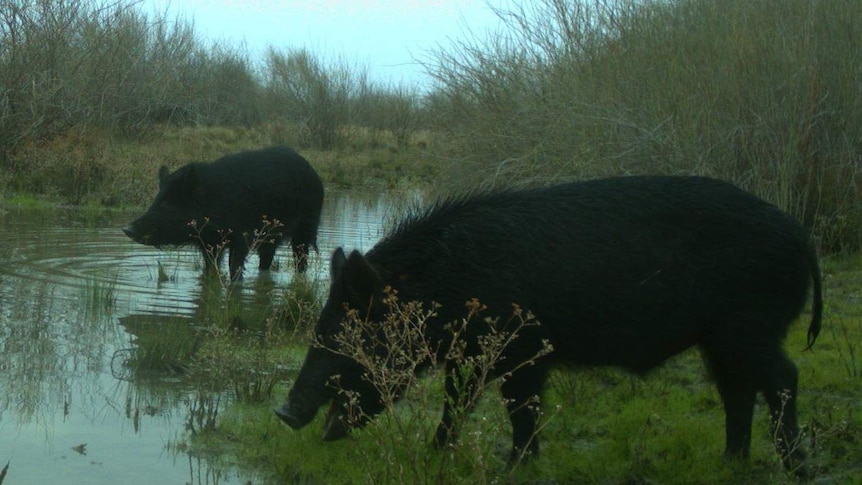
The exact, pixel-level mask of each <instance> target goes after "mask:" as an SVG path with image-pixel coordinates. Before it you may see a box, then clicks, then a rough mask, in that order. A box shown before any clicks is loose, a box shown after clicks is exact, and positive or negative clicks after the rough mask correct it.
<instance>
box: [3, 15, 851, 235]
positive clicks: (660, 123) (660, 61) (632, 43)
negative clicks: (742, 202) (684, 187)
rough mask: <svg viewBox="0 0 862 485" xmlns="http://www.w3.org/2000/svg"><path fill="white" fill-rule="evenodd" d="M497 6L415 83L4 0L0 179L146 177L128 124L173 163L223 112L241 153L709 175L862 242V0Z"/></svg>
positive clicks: (474, 175) (116, 18)
mask: <svg viewBox="0 0 862 485" xmlns="http://www.w3.org/2000/svg"><path fill="white" fill-rule="evenodd" d="M497 13H498V15H499V16H500V18H501V19H502V20H503V25H504V28H503V30H501V31H500V32H496V33H493V34H489V35H487V36H486V37H479V36H469V35H468V36H467V37H466V38H462V39H460V40H455V41H453V42H452V43H450V44H448V45H443V46H441V47H439V48H437V49H436V50H434V51H431V52H429V53H427V54H426V58H425V60H424V63H425V67H426V70H427V71H428V73H429V74H430V75H431V77H432V79H433V83H432V85H431V86H425V87H423V90H422V91H420V87H418V86H406V85H383V84H379V83H374V82H371V81H370V80H369V76H368V73H367V71H366V69H365V68H363V67H361V66H355V65H351V64H349V63H347V62H344V61H336V62H327V61H324V60H323V58H322V57H319V56H316V55H314V54H313V53H311V52H309V51H308V50H305V49H303V48H289V49H280V48H278V47H276V46H272V47H271V48H270V49H269V50H268V52H267V53H266V55H265V56H264V57H263V59H253V58H252V57H251V56H250V55H249V53H248V52H247V51H246V50H245V49H244V48H242V47H236V46H230V45H224V44H217V43H216V44H213V43H207V42H204V41H203V40H202V39H201V37H200V36H199V35H197V33H196V31H195V29H194V24H193V22H192V21H191V20H187V19H183V18H170V17H168V15H167V14H161V15H159V14H147V13H145V12H144V10H143V9H142V8H141V4H140V2H138V1H135V0H58V1H48V0H0V163H2V164H3V165H4V166H5V168H6V169H7V170H5V171H4V172H3V173H2V174H0V184H2V185H4V186H5V187H6V188H7V190H11V191H19V192H33V193H37V194H40V193H47V194H50V195H59V196H61V197H63V198H64V199H65V200H67V201H70V202H73V203H78V202H81V201H86V200H88V199H91V198H92V196H91V195H90V194H91V193H93V192H98V191H99V190H100V189H108V190H113V188H116V187H132V190H135V189H134V187H133V186H135V184H136V182H135V181H134V180H132V181H128V180H125V181H124V176H123V174H130V175H128V176H127V177H126V178H129V177H131V176H134V177H139V175H140V173H141V169H139V168H137V167H129V166H126V167H123V166H120V165H121V164H120V163H118V161H117V155H118V154H117V151H118V150H119V149H118V148H117V143H119V142H118V141H117V140H118V138H119V139H122V140H124V141H125V142H127V141H128V140H130V139H131V140H134V141H137V142H138V143H139V144H141V145H144V146H146V148H144V149H143V150H140V151H145V152H146V155H138V156H137V157H135V156H131V155H129V156H128V158H130V159H134V160H135V163H137V162H140V161H144V162H146V163H161V161H157V160H155V159H156V158H159V157H160V156H161V158H165V156H164V153H162V154H161V155H159V154H158V153H156V154H153V150H152V148H151V147H152V145H154V144H155V143H154V140H155V138H156V137H158V136H161V134H165V133H167V134H168V136H172V135H170V133H171V132H170V131H166V128H165V127H168V128H167V130H173V131H176V132H178V133H180V132H182V133H185V131H183V130H185V129H187V128H189V127H193V128H194V127H197V128H200V127H207V128H208V129H211V128H213V127H223V128H229V129H237V130H240V131H239V132H240V133H245V134H246V135H248V140H247V141H246V142H239V143H231V148H239V147H244V146H245V145H259V144H265V143H273V144H274V143H284V144H289V145H294V146H296V147H298V148H300V149H314V150H327V151H331V150H333V149H335V150H341V151H347V150H349V151H351V152H352V153H354V154H356V155H357V156H358V157H362V155H360V152H361V151H363V150H367V149H377V148H386V149H388V150H390V152H391V153H390V156H394V155H392V154H395V153H398V156H399V157H401V158H403V157H408V158H409V157H411V156H414V157H415V155H411V153H415V152H409V151H405V150H403V149H404V148H407V147H411V146H419V147H420V148H421V149H422V153H423V155H422V156H421V157H419V158H421V159H422V161H423V162H427V160H426V159H430V158H429V157H430V154H432V153H433V156H434V157H435V159H436V160H438V161H440V162H439V163H437V164H438V165H440V167H441V169H442V171H444V172H445V174H446V176H445V177H447V178H450V179H451V180H448V181H445V182H451V183H439V181H438V182H437V183H435V184H434V185H435V186H437V187H445V188H446V189H445V190H447V191H449V190H461V191H463V190H474V189H475V188H476V187H495V186H511V185H518V184H537V183H548V182H551V181H559V180H564V179H575V178H588V177H596V176H602V175H619V174H633V173H696V174H704V175H711V176H715V177H719V178H724V179H728V180H731V181H734V182H736V183H737V184H739V185H740V186H742V187H743V188H745V189H748V190H750V191H752V192H754V193H756V194H758V195H760V196H762V197H764V198H766V199H768V200H770V201H772V202H774V203H776V204H777V205H779V206H780V207H782V208H783V209H785V210H788V211H790V212H791V213H793V214H794V215H796V216H797V217H799V218H800V219H801V220H802V221H803V222H804V223H805V224H806V225H807V226H808V227H811V228H813V229H814V231H815V233H816V234H817V236H819V238H820V241H821V243H822V245H823V247H824V248H825V249H829V250H856V249H860V248H862V200H860V198H862V179H860V172H862V163H860V160H862V155H860V149H862V130H860V129H859V126H862V119H860V118H862V109H860V104H862V96H860V86H862V74H860V73H862V55H860V50H862V3H860V2H857V1H853V0H761V1H757V2H751V1H748V0H674V1H664V0H580V1H571V0H537V1H535V2H526V1H524V2H513V3H511V4H509V7H508V8H507V9H503V10H499V11H498V12H497ZM420 93H421V94H420ZM154 128H157V129H154ZM154 133H155V134H156V135H153V134H154ZM420 133H421V134H422V136H417V135H419V134H420ZM428 133H430V134H433V138H429V136H428ZM182 137H183V138H184V139H186V138H187V137H186V136H185V135H183V136H182ZM58 140H59V141H58ZM74 140H80V143H77V142H75V141H74ZM186 141H187V142H188V143H190V144H192V145H195V144H196V143H197V142H196V141H194V140H192V141H188V140H186ZM201 144H202V145H205V144H206V143H205V142H204V143H201ZM54 147H59V148H61V149H60V150H56V149H55V148H54ZM63 147H65V148H63ZM67 148H71V149H67ZM122 150H126V148H125V146H124V148H123V149H122ZM122 150H120V151H122ZM127 151H128V150H127ZM132 151H133V150H132ZM217 151H218V150H217V149H216V148H213V149H212V150H209V151H207V150H200V153H199V154H200V156H201V157H202V158H204V159H206V158H208V157H210V156H211V155H212V154H213V153H211V152H217ZM176 152H177V150H174V151H172V152H170V151H169V154H170V155H175V154H176ZM52 154H53V155H52ZM119 156H120V157H121V158H122V157H125V156H126V155H125V154H124V153H120V154H119ZM375 156H376V157H377V158H380V157H379V156H377V155H375ZM168 158H170V157H168ZM366 158H368V157H366ZM144 159H146V160H144ZM150 159H153V160H150ZM442 160H449V161H452V163H451V164H444V162H442ZM375 163H378V165H379V164H380V163H381V162H379V160H378V161H377V162H375ZM129 165H131V164H129ZM418 165H419V166H420V170H422V171H423V173H424V174H425V176H427V174H428V173H430V174H432V175H433V174H435V173H437V172H438V170H433V171H431V172H428V171H427V170H425V169H426V168H427V163H425V164H418ZM363 170H365V172H368V173H371V172H372V171H371V169H368V168H366V169H363ZM150 171H151V168H150V167H147V168H146V170H145V172H147V173H149V172H150ZM426 172H427V173H426ZM136 191H140V190H136ZM145 192H146V191H145ZM99 199H100V200H103V201H109V202H110V201H112V200H115V199H117V197H116V196H111V195H107V196H102V197H99Z"/></svg>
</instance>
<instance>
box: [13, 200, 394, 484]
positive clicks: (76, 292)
mask: <svg viewBox="0 0 862 485" xmlns="http://www.w3.org/2000/svg"><path fill="white" fill-rule="evenodd" d="M399 200H401V199H400V198H399ZM399 206H401V203H400V202H399V203H396V202H395V201H394V198H392V197H378V196H367V197H355V196H351V197H347V196H340V195H339V194H327V200H326V203H325V206H324V214H323V220H322V222H321V228H320V233H319V236H318V246H319V248H320V253H319V254H312V257H311V259H312V260H311V261H310V265H309V270H310V271H314V272H317V273H319V274H317V275H312V276H319V277H321V278H327V277H328V274H327V272H328V267H329V264H328V258H329V255H330V254H331V252H332V250H333V249H335V248H336V247H338V246H344V247H345V249H352V248H357V249H361V250H367V249H370V248H371V246H373V245H374V243H375V242H376V241H377V240H378V239H379V238H380V236H381V235H382V231H383V226H384V223H385V222H386V221H387V220H388V219H390V218H391V217H392V215H393V214H395V213H397V212H398V209H397V207H399ZM136 216H137V214H135V213H116V212H108V213H101V214H96V215H94V214H92V212H87V213H85V212H83V211H79V210H75V209H52V210H24V209H21V210H18V209H10V210H6V211H5V212H2V213H0V468H2V466H3V465H4V464H5V463H6V462H7V461H8V462H9V469H8V473H7V476H6V479H5V483H6V484H15V485H19V484H44V483H58V482H62V483H74V484H117V483H123V484H151V483H165V484H174V483H176V484H184V483H195V484H236V483H247V481H248V480H252V481H255V482H256V480H254V478H255V477H249V476H240V474H239V473H238V472H237V471H235V470H231V469H223V468H219V467H217V466H215V465H212V464H210V463H208V462H207V461H205V460H202V459H199V458H196V457H194V456H191V455H190V454H188V453H186V452H185V451H183V450H178V449H177V448H176V447H175V446H171V444H175V443H177V442H182V438H183V437H184V436H185V433H187V431H186V423H187V421H188V420H189V408H190V403H192V402H193V400H194V395H193V390H192V388H193V386H191V385H190V384H186V383H184V382H183V379H182V378H181V376H173V377H172V376H162V377H161V378H159V379H151V380H148V381H147V382H142V381H141V380H140V379H138V380H129V379H128V375H125V374H124V371H123V370H122V369H123V366H122V365H118V363H119V364H122V362H121V358H122V356H123V355H124V354H123V352H126V351H129V350H130V349H132V350H133V349H134V347H135V337H134V335H132V334H131V333H130V332H129V331H128V329H129V328H134V325H135V323H136V322H139V321H143V320H148V321H149V320H153V319H156V320H159V321H161V322H163V323H168V324H170V323H174V324H176V323H177V322H180V323H182V322H191V323H192V324H193V323H194V321H195V319H196V318H198V317H199V316H200V312H201V308H200V307H201V305H202V302H204V301H205V296H206V295H205V293H206V292H207V291H210V290H209V289H208V288H207V287H206V285H205V284H203V283H202V278H201V277H200V272H201V258H200V256H199V255H198V254H197V252H196V251H194V250H192V249H178V250H177V249H171V250H164V251H159V250H157V249H155V248H151V247H146V246H141V245H138V244H135V243H134V242H132V241H131V240H129V239H128V238H126V237H125V235H124V234H123V233H122V232H121V231H120V227H122V226H123V225H125V224H126V223H128V222H129V221H130V220H131V219H133V218H134V217H136ZM276 262H277V263H278V268H277V269H276V270H274V271H271V272H269V273H268V274H267V273H264V274H258V272H257V269H256V265H257V258H256V256H250V257H249V260H248V261H247V268H246V272H245V279H244V282H243V283H242V285H241V286H240V291H241V292H242V293H241V298H242V302H243V306H244V308H243V310H245V307H246V306H247V307H249V308H251V307H253V306H254V305H265V304H267V300H268V298H269V295H270V293H271V292H272V290H273V289H276V290H278V289H279V288H284V287H285V286H286V285H287V284H288V283H289V282H290V279H291V278H292V276H293V270H292V266H293V262H292V259H291V257H290V251H289V248H286V247H284V248H281V249H280V250H279V252H278V254H277V258H276ZM159 266H161V268H162V271H161V272H160V270H159ZM108 290H110V291H111V292H112V293H111V294H110V295H105V294H104V293H105V292H106V291H108ZM105 300H111V301H113V304H112V305H110V306H109V307H107V309H106V306H105V304H104V303H103V302H104V301H105Z"/></svg>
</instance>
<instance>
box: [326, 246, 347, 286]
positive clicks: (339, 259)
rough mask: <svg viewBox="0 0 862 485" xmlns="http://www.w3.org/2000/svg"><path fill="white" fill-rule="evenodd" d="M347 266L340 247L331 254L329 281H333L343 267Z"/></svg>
mask: <svg viewBox="0 0 862 485" xmlns="http://www.w3.org/2000/svg"><path fill="white" fill-rule="evenodd" d="M345 264H347V257H346V256H344V250H343V249H341V248H340V247H339V248H338V249H336V250H335V251H333V252H332V259H331V260H330V261H329V277H330V280H331V281H335V279H336V278H338V275H339V274H341V270H342V269H343V268H344V265H345Z"/></svg>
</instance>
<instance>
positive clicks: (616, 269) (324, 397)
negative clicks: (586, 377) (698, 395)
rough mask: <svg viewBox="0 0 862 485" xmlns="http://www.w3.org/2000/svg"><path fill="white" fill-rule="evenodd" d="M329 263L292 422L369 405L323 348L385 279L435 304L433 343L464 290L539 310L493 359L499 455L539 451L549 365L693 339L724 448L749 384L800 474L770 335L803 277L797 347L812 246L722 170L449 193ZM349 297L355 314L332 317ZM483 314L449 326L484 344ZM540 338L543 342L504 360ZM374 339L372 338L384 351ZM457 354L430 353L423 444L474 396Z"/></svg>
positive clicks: (341, 423)
mask: <svg viewBox="0 0 862 485" xmlns="http://www.w3.org/2000/svg"><path fill="white" fill-rule="evenodd" d="M331 265H332V266H331V275H332V284H331V287H330V290H329V291H330V292H329V299H328V300H327V302H326V304H325V306H324V307H323V310H322V312H321V315H320V319H319V320H318V322H317V325H316V326H315V328H314V332H315V335H316V340H317V342H319V343H322V345H323V346H318V345H312V346H311V347H310V348H309V350H308V353H307V354H306V358H305V362H304V363H303V365H302V368H301V369H300V371H299V375H298V376H297V378H296V382H295V383H294V385H293V387H292V388H291V390H290V392H289V394H288V396H287V401H286V403H285V404H284V405H283V406H282V407H280V408H278V409H277V410H276V411H275V412H276V414H277V415H278V417H279V418H281V419H282V420H283V421H284V422H286V423H287V424H288V425H290V426H291V427H293V428H301V427H303V426H305V425H306V424H308V423H309V422H310V421H311V420H312V418H313V417H314V416H315V414H316V413H317V410H318V408H319V407H320V406H322V405H324V404H325V403H327V402H329V401H331V402H332V405H331V406H330V411H329V414H328V416H327V420H326V430H325V435H324V439H336V438H340V437H342V436H344V435H345V434H346V433H347V430H348V426H349V425H350V424H351V423H350V422H349V420H347V419H346V417H347V415H348V413H349V410H348V408H349V403H348V400H349V399H352V397H351V396H355V397H356V399H357V400H358V404H359V406H360V407H361V409H362V411H363V412H364V413H365V415H367V416H373V415H374V414H377V413H379V412H381V411H382V410H383V408H384V406H383V404H382V403H381V392H380V390H379V389H378V388H376V387H374V386H373V385H372V384H371V383H370V382H369V381H368V380H367V379H366V378H365V377H363V376H364V375H365V374H366V371H365V370H364V368H363V367H362V366H361V365H360V364H359V363H358V362H357V361H356V360H355V359H352V358H351V357H349V356H348V355H344V353H343V352H339V348H340V345H341V344H340V343H339V342H343V340H339V337H338V335H339V334H340V333H341V332H342V331H344V330H345V329H346V325H349V322H351V321H363V322H383V321H384V320H385V318H384V317H385V312H386V310H387V307H386V304H385V303H383V301H384V300H383V299H384V297H385V295H386V291H387V290H385V288H386V287H391V288H393V289H395V290H397V291H398V297H399V299H400V300H401V301H405V302H409V301H419V302H423V303H424V304H425V305H426V308H427V307H428V305H430V303H431V302H437V303H439V305H440V306H439V308H437V309H436V313H435V315H434V316H433V317H432V318H430V319H429V320H428V321H427V327H426V331H425V332H426V336H425V338H426V339H427V340H428V341H429V345H428V347H429V348H432V349H438V348H439V349H442V350H444V351H445V350H446V349H448V348H449V345H450V344H449V343H448V342H447V339H449V340H451V339H452V338H453V336H452V332H451V326H450V324H451V323H452V322H457V321H459V319H461V318H463V317H465V315H466V308H465V306H464V304H465V302H467V301H469V300H471V299H472V298H476V299H478V301H480V302H481V303H482V304H485V305H486V306H487V310H486V312H485V313H483V316H488V317H499V318H500V321H503V322H505V321H507V320H508V319H510V318H511V316H512V309H513V306H512V305H513V304H517V305H519V306H520V307H521V308H523V309H525V310H528V311H529V312H531V313H532V314H533V315H534V316H535V318H536V320H537V321H538V325H533V326H528V327H524V328H522V329H520V330H519V333H518V338H517V339H514V340H513V341H512V343H511V344H510V345H509V346H508V347H506V349H505V351H504V354H503V355H502V356H500V358H499V360H497V361H496V362H497V365H496V367H495V368H494V369H493V371H494V372H495V373H496V375H498V376H502V378H503V383H502V385H501V392H502V395H503V398H504V400H505V402H506V406H507V408H508V410H509V416H510V419H511V423H512V453H511V459H512V460H518V459H520V458H521V457H522V456H524V455H525V454H526V455H535V454H537V453H538V451H539V445H538V440H537V438H536V433H537V429H538V428H537V414H536V413H535V412H534V410H533V407H532V406H530V405H529V404H530V403H531V402H533V399H534V397H535V396H539V395H540V394H541V391H542V386H543V383H544V382H545V380H546V378H547V375H548V370H549V368H550V367H551V366H552V365H553V364H555V363H569V364H575V365H583V366H602V365H608V366H617V367H621V368H624V369H628V370H630V371H632V372H635V373H645V372H647V371H649V370H650V369H653V368H655V367H657V366H660V365H661V364H662V363H663V362H664V361H665V360H667V359H668V358H670V357H672V356H674V355H676V354H678V353H680V352H682V351H684V350H686V349H688V348H690V347H694V346H696V347H698V348H699V349H700V350H701V353H702V355H703V357H704V360H705V362H706V364H707V367H708V368H709V370H710V373H711V374H712V377H713V378H714V380H715V383H716V385H717V387H718V392H719V395H720V396H721V400H722V402H723V404H724V411H725V417H726V421H725V434H726V436H725V439H726V448H725V450H726V454H727V455H730V456H741V457H745V456H748V454H749V450H750V446H751V427H752V416H753V412H754V405H755V398H756V396H757V394H758V393H760V394H762V395H763V397H764V398H765V400H766V403H767V404H768V406H769V411H770V413H771V416H772V426H773V436H774V437H776V446H777V449H778V452H779V454H780V455H781V457H782V459H783V461H784V464H785V466H786V467H787V468H788V469H792V470H796V471H797V472H798V473H800V474H804V468H802V466H801V464H802V463H803V459H804V456H805V454H804V452H803V451H802V450H801V449H800V447H799V446H798V445H799V428H798V425H797V421H796V396H797V369H796V366H795V365H794V364H793V362H792V361H791V360H790V359H789V358H788V357H787V355H786V354H785V352H784V350H783V349H782V341H783V339H784V337H785V335H786V334H787V331H788V328H789V327H790V324H791V323H792V322H793V321H794V320H795V319H796V318H797V317H798V316H799V315H800V313H801V312H802V311H803V308H804V307H805V304H806V300H807V297H808V293H809V290H810V289H811V288H812V287H813V304H812V319H811V323H810V324H809V326H808V344H809V346H810V345H811V344H813V343H814V340H815V339H816V338H817V335H818V333H819V331H820V320H821V315H822V311H823V301H822V297H821V281H820V270H819V265H818V261H817V256H816V254H815V251H814V249H813V247H812V244H811V242H810V240H809V235H808V232H807V231H806V230H805V229H804V228H803V227H802V226H801V225H800V224H799V223H798V222H797V221H796V220H795V219H794V218H793V217H791V216H789V215H787V214H786V213H784V212H782V211H781V210H779V209H778V208H776V207H775V206H773V205H771V204H769V203H767V202H764V201H763V200H760V199H758V198H757V197H755V196H753V195H751V194H749V193H746V192H745V191H743V190H740V189H739V188H737V187H735V186H733V185H731V184H729V183H726V182H722V181H719V180H714V179H709V178H701V177H619V178H610V179H603V180H593V181H587V182H580V183H571V184H565V185H558V186H554V187H547V188H537V189H530V190H522V191H504V192H500V193H491V194H480V195H476V196H474V197H468V198H463V199H455V200H449V201H445V202H441V203H438V204H437V205H435V206H433V207H432V208H431V209H429V210H428V211H426V212H419V213H417V214H414V215H413V216H411V217H408V218H407V219H406V220H405V221H404V222H402V223H401V224H400V225H399V226H398V227H397V228H396V229H395V230H394V231H393V232H392V233H390V234H389V235H388V236H386V237H385V238H384V239H383V240H382V241H380V242H379V243H378V244H377V245H375V246H374V247H373V248H372V249H371V250H370V251H369V252H368V253H366V254H364V255H363V254H361V253H359V252H358V251H353V252H351V253H350V254H345V253H344V251H343V250H342V249H341V248H339V249H337V250H336V251H335V253H334V254H333V256H332V262H331ZM347 308H350V309H353V310H355V311H357V312H358V320H348V319H346V318H345V317H346V309H347ZM378 325H380V324H378ZM447 329H448V330H447ZM488 331H489V330H488V326H487V325H486V326H482V325H473V326H468V327H467V330H466V333H464V334H462V335H461V337H459V338H463V339H464V340H463V344H464V346H465V347H464V348H465V349H466V353H467V354H468V355H471V354H478V353H480V352H482V350H481V349H482V345H481V344H480V343H479V342H480V341H481V339H482V338H483V334H485V333H487V332H488ZM367 333H368V335H367V336H365V335H364V334H363V337H366V338H365V341H366V342H377V341H379V339H380V336H379V335H378V334H379V333H382V330H381V329H377V327H374V329H372V330H368V331H367ZM375 339H377V340H375ZM546 342H549V343H550V344H551V345H552V346H553V351H552V352H551V353H550V354H548V355H547V356H543V357H541V358H539V359H538V360H536V361H535V362H534V365H526V366H522V367H518V366H517V364H519V363H523V362H526V361H527V360H528V359H530V358H531V357H530V356H535V355H537V354H539V353H540V352H541V351H542V349H543V348H544V347H545V343H546ZM387 348H393V347H387V346H386V345H382V346H379V347H375V350H376V351H377V352H383V353H382V354H381V355H379V357H380V359H381V361H383V362H388V360H387V358H388V357H389V356H388V355H387V354H385V352H388V350H386V349H387ZM446 355H447V354H445V353H444V354H443V355H441V356H439V357H438V358H439V359H441V360H443V359H445V358H446ZM464 362H465V361H463V360H455V359H452V360H449V361H447V362H446V383H445V388H446V393H447V397H446V399H445V400H444V406H443V418H442V420H441V423H440V425H439V427H438V428H437V433H436V437H435V441H436V443H437V444H438V445H446V444H447V443H450V442H452V440H453V439H455V437H456V434H457V430H456V429H454V423H455V422H454V420H453V409H458V408H459V406H461V405H465V404H466V403H471V402H473V397H474V396H470V395H465V394H469V393H471V392H472V391H471V390H473V389H476V387H475V384H471V383H470V382H467V383H464V382H460V381H459V379H464V378H463V376H465V375H468V376H469V375H471V374H470V372H464V370H462V369H459V368H458V367H459V366H461V365H464ZM477 372H478V370H474V373H473V374H472V375H478V374H477ZM336 376H337V377H336ZM336 378H337V383H335V382H333V381H334V380H335V379H336ZM465 384H466V385H465ZM337 388H340V390H342V391H351V392H349V393H348V392H338V389H337ZM453 406H455V407H454V408H453Z"/></svg>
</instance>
